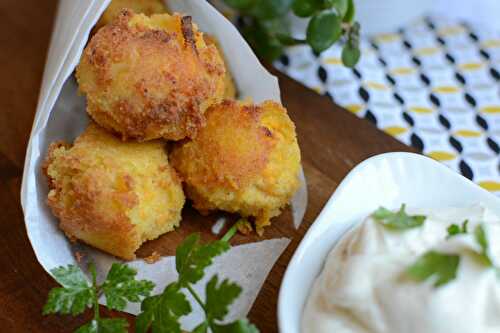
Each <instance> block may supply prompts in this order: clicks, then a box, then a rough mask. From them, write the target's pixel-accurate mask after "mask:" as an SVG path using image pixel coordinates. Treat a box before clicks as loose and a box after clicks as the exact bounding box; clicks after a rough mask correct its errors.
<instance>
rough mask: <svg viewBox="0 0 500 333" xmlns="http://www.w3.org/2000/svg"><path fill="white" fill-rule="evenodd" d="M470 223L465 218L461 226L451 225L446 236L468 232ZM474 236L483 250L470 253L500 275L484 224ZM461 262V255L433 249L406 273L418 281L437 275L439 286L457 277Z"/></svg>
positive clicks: (435, 283) (437, 285)
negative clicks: (490, 252) (492, 256)
mask: <svg viewBox="0 0 500 333" xmlns="http://www.w3.org/2000/svg"><path fill="white" fill-rule="evenodd" d="M468 223H469V221H468V220H465V221H464V222H463V223H462V225H461V226H459V225H457V224H452V225H450V226H449V227H448V228H447V231H448V236H447V237H446V238H447V239H449V238H451V237H453V236H456V235H459V234H468V231H467V225H468ZM473 237H474V240H475V241H476V242H477V244H478V245H479V247H480V249H481V250H480V251H479V252H476V251H472V252H470V254H472V255H473V257H474V258H476V259H477V260H478V261H479V262H480V263H482V264H483V265H485V266H486V267H492V268H495V270H496V272H497V274H499V276H500V269H499V268H498V267H495V265H494V263H493V260H492V259H491V257H490V256H489V254H488V251H489V250H488V249H489V242H488V238H487V237H486V232H485V230H484V226H483V225H482V224H479V225H477V226H476V228H474V234H473ZM459 264H460V256H459V255H458V254H446V253H440V252H437V251H433V250H431V251H428V252H426V253H424V254H423V255H422V256H420V257H419V258H418V259H417V261H416V262H415V263H414V264H412V265H411V266H410V267H408V268H407V269H406V273H407V275H408V276H409V277H410V278H412V279H414V280H416V281H424V280H427V279H428V278H430V277H431V276H432V277H435V278H436V281H435V282H434V287H439V286H442V285H444V284H446V283H448V282H450V281H451V280H453V279H455V278H456V276H457V270H458V266H459Z"/></svg>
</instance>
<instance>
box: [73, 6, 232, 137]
mask: <svg viewBox="0 0 500 333" xmlns="http://www.w3.org/2000/svg"><path fill="white" fill-rule="evenodd" d="M224 76H225V67H224V63H223V61H222V59H221V57H220V55H219V52H218V51H217V48H216V47H215V46H214V45H207V44H205V42H204V39H203V34H202V33H201V32H199V31H198V29H197V27H196V26H195V25H194V24H192V22H191V18H190V17H188V16H184V17H183V16H180V15H178V14H175V15H168V14H162V15H153V16H151V17H147V16H144V15H141V14H134V13H133V12H132V11H130V10H123V11H122V12H121V13H120V15H119V16H118V17H117V18H116V19H115V20H114V21H113V23H111V24H110V25H107V26H105V27H103V28H101V29H100V30H99V32H98V33H97V34H96V35H95V36H93V37H92V39H91V41H90V42H89V44H88V45H87V47H86V48H85V50H84V52H83V56H82V59H81V60H80V64H79V65H78V67H77V70H76V77H77V80H78V83H79V86H80V90H81V91H82V92H83V93H84V94H85V95H86V97H87V104H88V105H87V111H88V113H89V114H90V116H91V117H92V118H93V119H94V120H95V121H96V122H97V123H98V124H99V125H101V126H102V127H104V128H106V129H108V130H111V131H113V132H116V133H118V134H120V135H121V136H122V138H123V139H129V138H132V139H137V140H140V141H142V140H150V139H155V138H160V137H163V138H165V139H170V140H180V139H183V138H185V137H193V136H195V135H196V132H197V130H198V129H199V128H200V127H201V126H202V125H203V124H204V121H205V118H204V115H203V113H204V110H205V109H206V108H207V107H208V106H209V105H210V104H212V103H214V102H216V101H218V100H220V99H221V98H222V96H223V94H224Z"/></svg>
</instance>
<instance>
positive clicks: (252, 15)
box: [224, 0, 361, 67]
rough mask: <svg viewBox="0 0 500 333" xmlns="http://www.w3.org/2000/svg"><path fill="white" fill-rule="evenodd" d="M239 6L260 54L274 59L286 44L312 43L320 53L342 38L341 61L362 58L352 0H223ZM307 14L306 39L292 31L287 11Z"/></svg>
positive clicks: (245, 28) (351, 64) (247, 35)
mask: <svg viewBox="0 0 500 333" xmlns="http://www.w3.org/2000/svg"><path fill="white" fill-rule="evenodd" d="M224 2H225V3H226V4H227V5H229V6H230V7H232V8H233V9H235V10H237V11H238V13H239V15H240V20H239V22H240V26H241V30H242V33H243V35H244V37H245V38H246V39H247V41H248V42H249V43H250V45H251V46H252V47H253V48H254V50H255V51H256V52H257V54H259V55H260V56H261V57H263V58H265V59H267V60H269V61H272V60H275V59H277V58H278V57H279V56H281V55H282V54H283V50H284V47H285V46H289V45H297V44H309V45H310V46H311V48H312V49H313V50H314V51H315V52H317V53H321V52H323V51H325V50H326V49H328V48H329V47H330V46H332V45H333V44H334V43H336V42H338V41H343V42H344V46H343V51H342V62H343V63H344V65H345V66H348V67H354V66H355V65H356V63H357V62H358V60H359V58H360V55H361V54H360V51H359V30H360V26H359V23H358V22H355V21H354V16H355V5H354V2H353V0H224ZM288 13H293V14H294V15H295V16H298V17H302V18H308V17H310V18H311V19H310V21H309V23H308V25H307V29H306V34H305V35H306V38H305V39H296V38H293V37H292V36H291V35H290V22H289V21H288V20H287V14H288Z"/></svg>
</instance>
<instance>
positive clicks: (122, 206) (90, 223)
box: [44, 124, 185, 260]
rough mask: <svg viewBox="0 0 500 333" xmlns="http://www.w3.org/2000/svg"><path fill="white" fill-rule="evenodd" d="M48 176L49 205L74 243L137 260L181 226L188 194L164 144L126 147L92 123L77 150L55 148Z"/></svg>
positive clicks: (66, 146)
mask: <svg viewBox="0 0 500 333" xmlns="http://www.w3.org/2000/svg"><path fill="white" fill-rule="evenodd" d="M44 171H45V174H46V175H47V178H48V183H49V189H50V191H49V194H48V199H47V202H48V205H49V207H50V208H51V209H52V212H53V213H54V215H55V216H57V217H58V218H59V220H60V224H59V226H60V228H61V229H62V230H63V231H64V232H65V233H66V235H67V236H68V237H69V238H70V239H72V240H76V239H79V240H81V241H83V242H85V243H87V244H90V245H92V246H94V247H96V248H99V249H101V250H103V251H106V252H109V253H111V254H113V255H115V256H117V257H120V258H123V259H127V260H131V259H134V258H135V254H134V253H135V251H136V250H137V249H138V248H139V246H140V245H141V244H142V243H143V242H144V241H146V240H150V239H155V238H157V237H158V236H160V235H161V234H164V233H166V232H168V231H172V230H173V229H174V228H175V227H177V226H178V225H179V222H180V219H181V210H182V207H183V205H184V201H185V198H184V193H183V191H182V185H181V182H180V179H179V178H178V176H177V175H176V173H175V171H174V170H173V169H172V168H171V167H170V166H169V163H168V158H167V154H166V152H165V147H164V144H163V143H162V142H160V141H150V142H147V143H142V144H141V143H136V142H122V141H120V140H119V139H117V138H115V137H114V136H113V135H111V134H109V133H107V132H106V131H104V130H102V129H101V128H99V127H97V126H96V125H94V124H91V125H90V126H89V127H88V128H87V129H86V130H85V132H84V133H83V134H82V135H80V136H79V137H78V138H77V139H76V141H75V143H74V145H73V146H71V145H69V144H65V143H52V144H51V145H50V147H49V152H48V156H47V158H46V160H45V163H44Z"/></svg>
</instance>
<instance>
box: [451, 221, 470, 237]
mask: <svg viewBox="0 0 500 333" xmlns="http://www.w3.org/2000/svg"><path fill="white" fill-rule="evenodd" d="M467 224H469V220H465V221H464V222H462V225H461V226H459V225H458V224H452V225H450V226H449V227H448V228H447V229H446V231H448V237H447V238H451V237H453V236H456V235H459V234H466V233H467Z"/></svg>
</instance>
